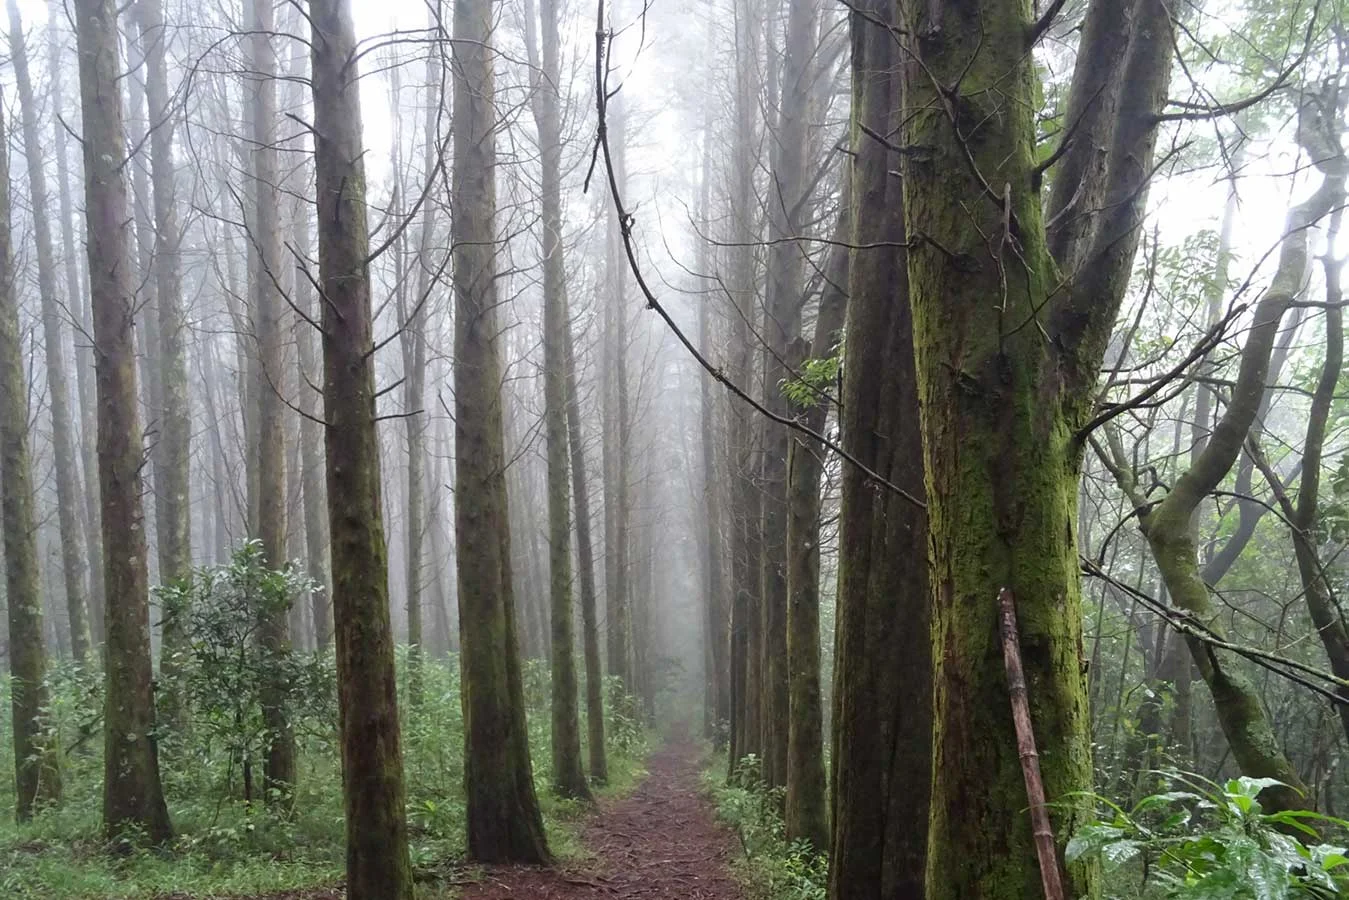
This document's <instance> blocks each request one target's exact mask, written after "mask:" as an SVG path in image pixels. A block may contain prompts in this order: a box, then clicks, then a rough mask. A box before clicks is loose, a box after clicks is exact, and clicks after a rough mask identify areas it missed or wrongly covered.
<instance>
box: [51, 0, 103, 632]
mask: <svg viewBox="0 0 1349 900" xmlns="http://www.w3.org/2000/svg"><path fill="white" fill-rule="evenodd" d="M61 9H62V7H61V5H60V4H57V3H52V4H51V5H50V6H49V7H48V14H49V18H48V21H47V34H48V46H47V53H48V57H47V58H48V70H49V72H50V78H51V94H52V97H53V101H52V102H53V105H54V106H55V107H56V109H57V110H58V113H60V112H62V111H65V99H64V92H63V91H62V89H61V73H62V71H63V69H64V66H63V65H62V60H61V48H60V44H59V43H58V41H57V34H58V29H57V24H56V23H57V16H58V10H61ZM60 15H62V16H63V17H64V12H61V13H60ZM55 118H56V121H55V123H54V124H53V128H52V130H53V132H54V133H55V135H56V180H57V193H58V194H59V197H60V207H59V209H60V212H61V255H62V263H63V265H62V269H63V270H64V274H65V288H66V302H67V304H68V305H69V307H70V315H71V316H72V317H73V318H74V319H75V321H76V322H78V323H79V326H80V328H81V329H83V332H84V334H86V335H88V334H92V333H93V321H92V319H91V317H90V315H89V302H88V297H87V295H86V294H85V292H84V289H83V288H82V287H81V286H80V266H79V250H78V248H77V247H76V245H75V213H74V207H73V204H72V203H71V200H70V162H69V156H68V154H67V150H66V124H65V122H64V121H63V120H62V118H61V116H60V115H59V114H58V115H57V116H56V117H55ZM75 374H76V387H77V389H78V391H79V404H80V432H81V434H80V436H81V438H82V440H81V441H80V462H81V464H82V466H83V469H84V480H83V486H84V501H83V502H84V522H83V526H84V537H85V546H86V547H87V548H88V552H89V559H88V565H87V570H86V572H87V577H88V585H89V593H88V597H89V604H88V618H89V631H90V637H91V640H92V641H93V643H94V645H96V646H100V647H101V646H102V644H103V608H104V603H103V534H102V528H101V525H100V523H99V499H98V477H97V472H98V450H97V442H96V441H95V439H94V436H95V433H96V432H97V430H98V425H97V418H98V413H97V411H96V409H95V406H96V404H95V402H94V353H93V348H92V347H91V346H90V342H89V340H88V338H85V339H83V340H80V339H77V340H76V341H75Z"/></svg>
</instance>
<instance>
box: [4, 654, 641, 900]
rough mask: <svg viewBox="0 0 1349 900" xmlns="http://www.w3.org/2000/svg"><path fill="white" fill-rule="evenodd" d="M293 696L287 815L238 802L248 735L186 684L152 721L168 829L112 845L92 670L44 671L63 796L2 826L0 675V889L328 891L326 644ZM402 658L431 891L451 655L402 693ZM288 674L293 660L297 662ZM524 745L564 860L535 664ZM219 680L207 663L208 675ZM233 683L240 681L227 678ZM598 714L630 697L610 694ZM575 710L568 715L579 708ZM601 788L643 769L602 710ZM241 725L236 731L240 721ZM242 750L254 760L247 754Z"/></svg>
mask: <svg viewBox="0 0 1349 900" xmlns="http://www.w3.org/2000/svg"><path fill="white" fill-rule="evenodd" d="M299 655H300V656H303V657H304V658H303V659H301V660H298V661H297V660H291V661H290V662H288V665H296V664H297V663H298V665H299V666H300V667H301V668H302V670H303V673H304V674H303V679H302V684H303V688H302V690H303V691H304V692H305V693H306V694H307V696H296V697H294V698H293V702H292V710H291V713H292V724H293V726H294V728H295V732H296V739H297V744H298V751H299V759H298V771H297V775H298V778H297V785H296V793H295V804H294V805H295V811H294V814H293V815H292V816H290V817H285V818H283V817H280V816H278V815H277V814H274V813H273V812H272V811H270V810H269V809H267V807H266V806H265V804H263V803H261V802H256V801H251V802H250V800H249V799H246V798H245V790H246V789H245V786H244V782H245V778H244V776H243V771H244V770H245V769H246V768H247V766H246V765H245V763H246V762H247V761H248V760H249V754H250V753H255V752H256V749H255V748H252V749H251V748H250V744H249V740H252V738H249V739H248V740H244V739H242V737H241V731H232V730H231V729H230V728H229V727H228V723H226V724H223V725H222V722H221V721H220V720H221V718H222V716H228V717H229V719H230V721H231V722H232V721H236V717H237V716H239V715H240V713H239V704H238V698H237V697H230V696H223V694H224V691H220V692H219V693H221V694H222V696H219V697H213V696H211V695H210V693H209V691H208V690H207V688H209V685H199V686H198V689H196V690H195V692H194V691H189V692H188V693H189V695H190V696H191V706H192V709H191V711H190V713H189V714H188V715H187V716H186V717H185V721H183V722H182V723H181V724H180V725H179V726H176V727H172V728H171V727H167V726H164V725H161V728H160V733H159V734H158V735H157V740H158V745H159V753H160V771H161V776H162V778H163V782H164V790H165V794H166V796H167V799H168V803H169V811H170V814H171V817H172V820H173V825H174V830H175V833H176V837H175V838H174V840H173V841H172V843H171V844H169V845H168V846H165V847H159V848H154V849H131V850H128V849H126V848H120V847H119V848H116V849H117V852H112V850H113V848H110V847H109V846H108V845H107V844H106V843H105V841H104V840H103V837H102V834H101V824H102V823H101V815H102V785H103V734H102V727H101V718H102V708H103V696H102V675H101V673H100V672H98V671H96V670H92V669H91V670H84V671H81V670H77V669H76V668H74V667H73V666H72V665H69V664H63V665H56V666H54V667H53V668H52V669H51V670H50V672H49V679H48V681H49V685H48V687H49V693H50V697H51V705H50V709H49V713H48V717H47V727H48V729H49V730H50V731H51V732H52V733H53V734H54V735H55V737H56V739H57V740H58V741H59V743H60V746H61V767H62V773H61V775H62V781H63V785H64V788H65V790H64V796H63V798H62V800H61V802H60V803H59V804H57V805H55V806H52V807H49V808H47V809H44V810H41V811H40V812H39V813H38V814H37V816H36V817H35V818H34V820H33V821H32V822H30V823H28V824H25V825H22V826H19V825H16V824H15V823H14V805H15V796H14V782H13V772H14V760H13V746H12V742H11V741H10V740H9V735H10V733H11V730H10V722H9V715H10V700H9V693H8V684H7V679H6V678H5V677H4V676H3V675H0V735H3V736H4V739H3V740H0V898H4V900H9V898H14V900H28V898H42V900H113V898H128V900H130V898H149V897H157V896H161V895H173V896H179V895H184V896H192V897H206V896H209V897H227V896H235V895H239V896H248V895H255V894H265V893H269V892H277V891H288V890H295V889H300V888H313V887H322V886H325V885H330V884H334V883H336V882H337V881H339V880H340V879H341V877H342V873H343V869H344V866H345V847H344V844H345V825H344V820H343V806H342V778H341V770H340V764H339V743H338V736H337V707H336V670H335V663H334V660H333V656H332V654H331V653H325V654H317V655H314V654H299ZM407 657H408V654H407V649H406V648H400V649H399V652H398V659H397V664H398V671H399V676H400V682H399V697H400V701H401V702H400V715H401V723H402V748H403V766H404V782H405V788H406V792H407V812H408V832H409V844H410V850H411V855H412V861H413V864H414V866H415V867H416V868H417V869H418V870H419V872H420V875H419V880H423V881H424V884H423V889H422V890H421V891H420V892H419V895H421V896H424V897H434V896H438V893H437V885H436V879H437V877H438V876H439V874H440V873H443V872H446V871H450V870H453V868H454V867H455V866H456V865H458V863H459V862H460V861H461V860H462V858H463V856H464V850H465V847H464V839H465V834H464V828H465V808H464V790H463V751H464V728H463V715H462V710H461V707H460V698H459V666H458V661H457V659H456V658H454V657H449V658H443V659H425V658H424V659H423V660H422V662H421V665H420V700H419V701H418V702H415V703H413V702H411V701H410V700H409V698H410V697H411V695H412V692H411V690H410V686H409V684H408V680H407V679H408V671H409V666H408V658H407ZM297 671H300V669H297ZM523 674H524V679H523V680H524V687H525V700H526V707H527V713H528V722H529V743H530V749H531V751H532V753H533V770H534V783H535V789H536V791H537V793H538V796H539V800H540V804H541V806H542V808H543V813H544V820H545V826H546V828H547V832H548V839H549V842H550V846H551V848H552V850H553V852H554V854H555V855H556V856H558V857H559V858H560V859H563V860H566V859H569V858H575V857H577V856H579V855H581V854H582V853H583V852H584V851H583V848H582V847H581V845H580V842H579V840H578V838H577V837H576V833H575V830H574V828H573V827H572V826H571V822H572V820H574V819H576V818H577V817H578V816H579V815H580V814H581V813H582V812H583V811H584V807H582V806H580V805H578V804H576V803H575V802H571V801H563V800H559V799H557V798H554V797H553V796H552V794H551V791H550V790H549V785H550V784H551V778H552V772H551V761H550V758H549V757H550V753H549V747H550V716H549V697H550V690H549V674H548V667H547V665H546V663H544V662H542V661H538V660H529V661H526V662H525V665H524V673H523ZM218 675H219V673H218V672H214V676H213V677H218ZM237 683H238V684H242V683H244V682H242V681H239V682H237ZM607 687H608V689H609V690H608V693H609V695H610V697H609V700H610V702H609V703H608V704H607V706H608V707H609V708H610V709H612V710H619V709H630V708H632V704H630V703H627V702H613V701H614V700H616V699H619V698H616V697H615V696H613V695H614V693H615V691H616V690H617V687H616V685H615V684H612V683H611V684H609V685H607ZM583 714H584V712H583ZM606 724H607V731H606V738H607V743H608V751H609V776H610V781H609V784H608V785H607V786H605V787H603V788H600V789H599V790H598V793H599V794H600V795H601V796H612V795H616V794H621V793H623V792H626V791H628V790H630V789H631V788H632V786H633V785H634V784H635V783H636V782H637V781H638V780H640V778H641V777H642V775H643V774H644V770H643V761H644V759H645V756H646V752H647V736H646V733H645V731H644V729H643V727H642V726H641V725H640V723H638V722H636V721H633V720H631V719H629V718H627V717H625V716H624V715H622V714H620V713H612V714H610V715H608V716H607V723H606ZM246 727H247V726H246ZM254 758H256V757H254Z"/></svg>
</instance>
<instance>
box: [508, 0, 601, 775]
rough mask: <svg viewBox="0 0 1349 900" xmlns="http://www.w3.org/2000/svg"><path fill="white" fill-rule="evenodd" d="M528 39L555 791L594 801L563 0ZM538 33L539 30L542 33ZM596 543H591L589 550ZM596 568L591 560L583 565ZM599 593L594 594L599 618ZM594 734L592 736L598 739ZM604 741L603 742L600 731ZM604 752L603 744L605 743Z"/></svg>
mask: <svg viewBox="0 0 1349 900" xmlns="http://www.w3.org/2000/svg"><path fill="white" fill-rule="evenodd" d="M524 10H525V41H526V47H527V50H528V53H529V60H530V68H531V69H532V70H533V71H534V72H535V73H536V74H535V77H534V80H533V84H532V86H531V87H532V90H533V94H532V96H531V105H532V107H533V112H534V122H535V125H536V127H537V128H538V131H539V155H540V166H541V172H540V184H541V188H540V193H541V206H542V221H541V222H540V226H541V227H542V229H543V244H542V247H541V251H542V256H543V404H544V411H543V417H544V437H545V442H546V444H547V462H548V472H547V478H548V573H549V574H548V596H549V612H550V615H549V619H550V622H551V635H550V637H551V641H552V655H551V660H552V725H553V728H552V751H553V756H552V761H553V790H554V792H555V793H557V795H558V796H560V797H573V798H580V799H590V787H589V785H588V784H587V783H586V777H585V769H584V766H583V764H582V761H581V725H580V707H579V703H578V698H577V681H576V651H575V647H576V635H575V627H574V625H573V623H572V593H571V584H572V570H571V563H572V559H571V492H570V490H569V489H568V487H569V485H568V479H569V478H570V476H571V473H570V471H569V455H568V446H567V439H568V438H567V412H568V409H569V402H568V391H567V376H568V373H569V372H570V369H569V368H568V365H567V362H568V354H567V348H568V345H569V343H570V329H571V325H570V323H569V322H568V321H567V280H566V279H567V270H566V265H565V260H564V259H563V248H562V121H561V109H560V107H561V102H562V98H561V96H560V94H559V91H560V90H561V73H560V70H559V62H558V53H559V44H560V41H559V38H558V19H559V16H560V13H561V11H560V10H559V9H558V3H557V0H540V2H539V16H538V22H537V26H536V22H535V15H534V3H533V2H532V0H526V2H525V7H524ZM536 32H537V33H536ZM588 549H589V548H587V550H588ZM584 564H585V565H587V566H588V565H589V562H588V560H587V561H585V562H584ZM593 604H594V598H593V597H592V598H591V605H592V608H591V612H592V615H593V611H594V610H593ZM592 739H593V738H592ZM599 739H600V741H601V744H602V742H603V740H604V738H603V733H602V732H601V734H600V736H599ZM601 749H602V748H601Z"/></svg>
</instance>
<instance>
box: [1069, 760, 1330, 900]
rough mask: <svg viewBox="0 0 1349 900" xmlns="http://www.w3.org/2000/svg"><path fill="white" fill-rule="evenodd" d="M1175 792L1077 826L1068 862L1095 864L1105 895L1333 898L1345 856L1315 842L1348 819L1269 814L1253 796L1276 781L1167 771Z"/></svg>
mask: <svg viewBox="0 0 1349 900" xmlns="http://www.w3.org/2000/svg"><path fill="white" fill-rule="evenodd" d="M1170 780H1172V781H1173V782H1175V783H1177V784H1178V785H1179V786H1180V787H1181V789H1179V790H1172V791H1165V792H1163V793H1158V794H1153V795H1151V796H1148V797H1144V798H1143V799H1142V800H1140V801H1139V802H1138V803H1137V804H1136V805H1135V806H1134V807H1133V808H1132V809H1127V810H1126V809H1124V808H1123V807H1121V806H1117V805H1115V804H1113V803H1110V802H1109V801H1105V800H1102V799H1101V798H1097V799H1098V800H1099V801H1101V802H1102V803H1104V804H1105V805H1106V806H1107V807H1108V808H1109V809H1110V810H1111V811H1112V812H1113V815H1112V816H1110V817H1109V818H1104V819H1098V820H1097V821H1094V822H1090V823H1088V824H1086V825H1084V826H1082V827H1081V828H1079V829H1078V830H1077V833H1076V834H1075V835H1074V836H1073V838H1072V840H1071V841H1069V843H1068V849H1067V853H1066V854H1065V855H1066V858H1067V860H1068V862H1070V863H1071V862H1074V861H1078V860H1089V859H1090V860H1097V861H1099V862H1100V863H1101V865H1102V867H1103V869H1104V871H1105V873H1106V885H1107V893H1108V894H1109V895H1110V896H1112V897H1126V896H1139V895H1141V896H1144V897H1165V898H1176V900H1218V898H1223V900H1299V898H1321V897H1327V896H1333V895H1338V894H1339V893H1341V888H1342V887H1343V886H1344V885H1345V882H1344V874H1343V873H1344V871H1345V870H1344V869H1343V867H1344V865H1345V864H1346V863H1349V856H1346V851H1345V849H1344V848H1343V847H1342V846H1338V845H1336V844H1333V843H1328V842H1323V838H1324V837H1325V833H1326V832H1331V833H1339V834H1342V833H1343V832H1344V830H1345V828H1346V826H1349V823H1345V822H1343V821H1341V820H1339V819H1333V818H1330V817H1328V816H1322V815H1320V814H1318V813H1315V812H1311V811H1308V810H1293V811H1285V812H1276V813H1267V812H1265V811H1264V809H1263V808H1262V806H1261V804H1260V799H1259V795H1260V792H1261V791H1263V790H1264V789H1265V788H1268V787H1273V786H1276V785H1278V784H1279V782H1277V781H1274V780H1273V779H1268V778H1234V779H1231V780H1230V781H1227V782H1225V783H1223V784H1218V783H1216V782H1212V781H1209V780H1208V779H1206V778H1203V777H1201V776H1198V775H1191V774H1178V773H1171V774H1170Z"/></svg>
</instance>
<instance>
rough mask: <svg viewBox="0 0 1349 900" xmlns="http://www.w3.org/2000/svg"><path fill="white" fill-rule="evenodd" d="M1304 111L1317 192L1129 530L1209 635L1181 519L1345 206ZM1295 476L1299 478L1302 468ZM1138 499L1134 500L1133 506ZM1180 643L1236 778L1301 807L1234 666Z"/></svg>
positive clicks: (1216, 474)
mask: <svg viewBox="0 0 1349 900" xmlns="http://www.w3.org/2000/svg"><path fill="white" fill-rule="evenodd" d="M1308 102H1309V103H1315V101H1314V100H1312V101H1308ZM1306 112H1307V110H1304V111H1303V113H1304V115H1303V117H1302V121H1301V122H1300V127H1299V140H1300V141H1301V142H1302V144H1303V146H1304V149H1305V150H1306V151H1307V153H1308V156H1309V157H1310V158H1311V159H1312V160H1313V162H1314V163H1315V165H1316V167H1317V168H1318V169H1319V170H1320V171H1321V173H1322V175H1323V180H1322V183H1321V186H1320V188H1319V189H1318V190H1317V192H1316V193H1315V194H1314V195H1313V196H1312V197H1311V198H1309V199H1308V200H1306V201H1305V202H1303V203H1301V204H1299V205H1297V206H1295V207H1293V209H1291V210H1290V211H1289V214H1288V222H1287V227H1286V230H1285V233H1284V237H1283V241H1282V244H1281V245H1280V248H1279V262H1278V267H1277V268H1276V269H1275V272H1274V275H1273V277H1272V279H1271V281H1270V286H1269V288H1268V290H1266V291H1265V293H1264V295H1263V296H1262V297H1261V299H1260V302H1259V303H1258V304H1257V305H1256V307H1255V309H1254V311H1253V313H1252V325H1251V329H1250V332H1249V337H1248V338H1247V340H1246V346H1245V347H1244V348H1243V350H1242V353H1241V365H1240V369H1239V371H1238V374H1237V381H1236V384H1235V386H1234V387H1233V389H1232V397H1231V400H1230V402H1229V404H1228V407H1227V410H1226V411H1225V412H1224V414H1223V416H1222V418H1221V419H1220V420H1219V422H1218V424H1217V426H1216V427H1215V428H1214V430H1213V436H1212V438H1211V439H1210V440H1209V442H1208V445H1207V446H1206V447H1205V448H1204V451H1203V453H1201V454H1200V455H1199V458H1198V459H1197V460H1195V461H1194V463H1193V464H1192V465H1191V466H1190V467H1189V468H1188V469H1187V470H1186V471H1185V472H1184V473H1183V474H1182V475H1181V476H1180V477H1179V478H1177V479H1176V482H1175V484H1174V486H1173V487H1172V488H1171V490H1170V491H1169V492H1168V493H1167V495H1166V497H1165V498H1164V499H1163V500H1162V501H1161V502H1160V503H1158V504H1156V505H1155V506H1150V507H1148V508H1146V509H1144V510H1143V511H1142V512H1141V513H1140V516H1139V526H1140V528H1141V529H1142V530H1143V533H1144V535H1145V536H1146V537H1147V540H1148V545H1149V546H1150V547H1151V548H1152V553H1153V556H1154V558H1155V559H1156V561H1157V566H1158V568H1159V569H1160V570H1161V573H1162V578H1163V580H1164V581H1165V583H1166V587H1167V590H1168V591H1169V592H1170V594H1171V597H1172V602H1173V603H1175V605H1176V606H1178V607H1180V608H1181V609H1183V610H1185V611H1186V612H1187V613H1189V614H1190V615H1191V616H1193V617H1194V618H1195V619H1196V620H1197V621H1199V622H1200V623H1202V624H1203V625H1205V626H1207V627H1209V628H1213V627H1214V626H1215V625H1216V618H1217V615H1216V612H1215V611H1214V610H1213V608H1212V604H1211V603H1210V602H1209V595H1208V586H1207V585H1206V584H1205V583H1204V581H1203V579H1202V577H1201V574H1200V569H1199V559H1198V551H1197V548H1196V546H1195V539H1194V535H1193V534H1192V532H1191V531H1190V527H1189V526H1190V519H1191V517H1192V516H1193V515H1194V512H1195V510H1196V509H1197V508H1198V506H1199V504H1200V503H1201V502H1202V501H1203V500H1204V498H1205V497H1207V496H1208V495H1209V493H1210V492H1211V491H1212V490H1213V489H1214V488H1216V487H1217V486H1218V484H1219V483H1220V482H1221V481H1222V479H1223V478H1225V477H1226V476H1227V473H1228V472H1229V471H1230V470H1231V467H1232V465H1233V463H1234V462H1235V461H1236V459H1237V456H1238V455H1239V454H1240V453H1241V449H1242V446H1243V445H1244V444H1245V442H1246V440H1247V437H1248V436H1249V434H1250V431H1251V426H1252V424H1253V423H1254V422H1255V419H1256V416H1257V414H1258V412H1259V409H1260V404H1261V400H1262V398H1263V397H1264V395H1265V385H1266V380H1267V378H1268V375H1269V366H1270V358H1271V356H1272V355H1273V351H1274V346H1275V342H1276V339H1277V336H1278V333H1279V326H1280V323H1281V322H1282V320H1283V316H1284V313H1285V312H1286V311H1287V309H1288V307H1289V305H1290V304H1291V303H1292V302H1293V300H1294V299H1295V297H1296V296H1297V295H1298V294H1299V293H1300V291H1301V289H1302V284H1303V281H1304V279H1305V277H1306V273H1307V268H1308V265H1309V263H1308V242H1309V237H1308V234H1307V232H1308V230H1309V229H1310V228H1311V226H1312V225H1314V224H1315V223H1317V222H1318V221H1319V220H1320V219H1321V218H1322V217H1323V216H1325V215H1327V214H1328V213H1330V212H1331V211H1332V210H1337V209H1338V208H1339V207H1340V205H1341V204H1342V203H1343V202H1344V197H1345V176H1346V171H1347V170H1349V166H1346V163H1345V158H1344V155H1343V153H1342V152H1341V151H1340V150H1339V139H1338V137H1337V136H1333V135H1329V134H1322V133H1321V132H1320V129H1319V117H1314V116H1308V115H1306ZM1313 120H1315V121H1313ZM1336 124H1338V123H1336ZM1304 465H1305V462H1304ZM1303 474H1304V478H1305V476H1306V472H1305V469H1304V473H1303ZM1141 499H1142V498H1137V499H1135V505H1136V507H1137V506H1138V503H1139V500H1141ZM1313 502H1314V501H1313ZM1299 563H1301V560H1299ZM1309 599H1310V598H1309ZM1186 643H1187V644H1188V645H1189V648H1190V653H1191V655H1192V656H1193V658H1194V662H1195V666H1196V667H1197V668H1198V669H1199V674H1200V676H1201V677H1202V678H1203V679H1204V682H1205V683H1206V684H1207V685H1208V687H1209V691H1210V693H1211V694H1212V696H1213V705H1214V710H1215V712H1216V714H1217V717H1218V721H1219V724H1220V725H1221V726H1222V729H1223V733H1224V734H1225V735H1226V736H1227V741H1228V745H1229V746H1230V747H1231V750H1232V756H1233V758H1234V759H1235V760H1236V762H1237V764H1238V766H1240V768H1241V771H1242V773H1243V774H1245V775H1248V776H1251V777H1254V778H1276V779H1278V780H1279V781H1281V782H1283V783H1284V784H1285V785H1286V786H1287V787H1271V788H1267V789H1266V790H1265V791H1264V792H1263V793H1262V795H1261V796H1262V799H1263V800H1264V802H1265V805H1266V807H1268V808H1270V809H1292V808H1298V807H1301V806H1303V805H1305V804H1306V802H1307V801H1306V799H1305V798H1306V797H1307V796H1308V795H1307V792H1306V789H1305V787H1304V786H1303V784H1302V781H1301V779H1300V777H1299V776H1298V773H1297V770H1296V769H1295V768H1294V767H1293V765H1292V763H1291V762H1290V761H1289V759H1288V758H1287V756H1285V754H1284V753H1283V751H1282V750H1281V749H1280V743H1279V740H1278V736H1277V734H1276V732H1275V730H1274V728H1273V725H1272V723H1271V722H1270V721H1269V719H1268V717H1267V716H1266V714H1265V711H1264V707H1263V706H1262V705H1261V702H1260V697H1259V694H1258V693H1257V692H1256V689H1255V686H1254V685H1253V684H1251V683H1250V681H1248V680H1247V678H1246V677H1245V675H1244V674H1243V673H1241V672H1240V671H1239V668H1238V664H1237V661H1236V660H1235V659H1233V658H1232V657H1231V655H1230V654H1225V653H1221V652H1220V651H1217V650H1215V649H1214V648H1212V647H1211V646H1209V645H1208V644H1206V643H1205V642H1203V641H1202V640H1200V639H1199V638H1198V637H1196V636H1194V635H1187V636H1186Z"/></svg>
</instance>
